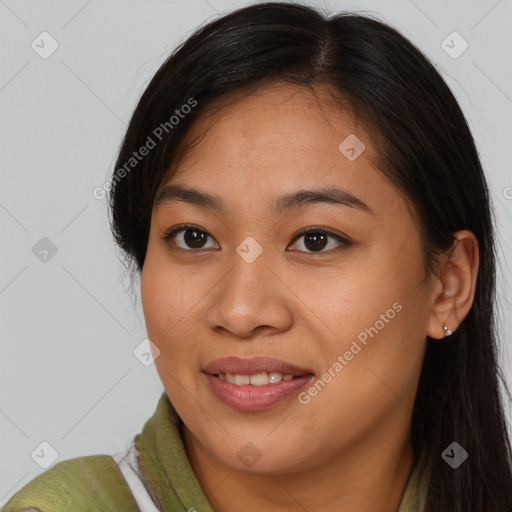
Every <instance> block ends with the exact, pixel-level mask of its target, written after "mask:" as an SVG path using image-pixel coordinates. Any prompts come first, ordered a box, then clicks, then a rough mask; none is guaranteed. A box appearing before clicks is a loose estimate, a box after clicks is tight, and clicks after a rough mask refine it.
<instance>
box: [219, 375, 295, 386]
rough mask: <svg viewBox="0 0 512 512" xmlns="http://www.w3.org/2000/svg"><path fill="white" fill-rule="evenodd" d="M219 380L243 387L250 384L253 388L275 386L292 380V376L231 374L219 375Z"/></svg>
mask: <svg viewBox="0 0 512 512" xmlns="http://www.w3.org/2000/svg"><path fill="white" fill-rule="evenodd" d="M218 377H219V379H220V380H225V381H226V382H229V383H230V384H237V385H238V386H243V385H247V384H252V385H253V386H263V385H265V384H275V383H277V382H281V381H282V380H292V379H293V375H292V374H290V373H286V374H284V375H283V374H282V373H279V372H261V373H255V374H254V375H236V374H233V373H219V374H218Z"/></svg>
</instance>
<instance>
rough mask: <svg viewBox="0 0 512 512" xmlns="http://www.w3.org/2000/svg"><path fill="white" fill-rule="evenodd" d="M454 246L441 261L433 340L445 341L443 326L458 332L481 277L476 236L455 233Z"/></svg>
mask: <svg viewBox="0 0 512 512" xmlns="http://www.w3.org/2000/svg"><path fill="white" fill-rule="evenodd" d="M454 236H455V241H454V243H453V245H452V247H451V248H450V249H449V251H447V252H446V253H445V254H444V255H443V256H442V258H441V263H440V271H441V272H440V276H439V277H440V278H437V279H436V280H435V282H434V283H433V286H432V291H431V299H432V306H431V311H430V316H429V319H428V323H427V335H428V336H429V337H430V338H435V339H441V338H444V336H445V335H444V331H443V324H446V326H447V327H448V329H450V331H452V332H455V331H456V329H457V328H458V327H459V325H460V324H461V322H462V321H463V320H464V318H465V317H466V315H467V314H468V312H469V310H470V309H471V306H472V304H473V298H474V296H475V289H476V280H477V275H478V263H479V251H478V240H477V238H476V236H475V235H474V233H472V232H471V231H468V230H461V231H457V232H456V233H455V235H454Z"/></svg>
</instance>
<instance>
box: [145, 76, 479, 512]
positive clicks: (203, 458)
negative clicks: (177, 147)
mask: <svg viewBox="0 0 512 512" xmlns="http://www.w3.org/2000/svg"><path fill="white" fill-rule="evenodd" d="M316 92H317V96H316V97H315V96H314V95H313V94H312V93H311V91H310V90H308V89H304V88H300V87H298V86H295V85H288V84H280V85H275V86H272V87H270V86H267V87H265V88H263V89H260V90H258V91H257V92H256V93H253V94H252V95H250V96H248V97H246V98H244V99H242V100H240V101H238V102H236V103H232V104H228V106H225V107H224V108H223V109H222V110H221V111H220V112H219V113H218V114H216V115H215V116H214V117H213V118H211V119H210V120H209V121H197V122H196V124H195V125H194V126H193V127H192V131H191V132H189V134H188V136H187V137H188V139H190V140H191V139H192V138H193V137H195V136H196V135H198V134H200V133H202V131H203V130H204V128H205V127H206V126H209V127H210V129H209V130H208V131H207V133H206V135H205V137H204V139H203V140H202V141H201V142H200V143H199V144H197V145H196V146H195V147H193V148H192V149H191V150H190V151H189V152H188V153H187V154H186V155H185V157H184V158H183V159H182V160H181V161H180V163H179V166H178V168H177V170H176V173H175V174H174V175H173V176H172V177H171V178H170V180H169V181H168V180H165V181H164V182H163V183H162V186H163V185H165V184H166V183H167V181H168V182H169V183H180V184H182V185H186V186H188V187H192V188H197V189H200V190H202V191H205V192H208V193H210V194H215V195H218V196H220V197H221V198H222V201H223V202H224V203H225V207H226V211H225V213H220V212H217V211H214V210H212V209H211V208H202V207H200V206H197V205H193V204H189V203H186V202H184V201H175V202H170V203H166V204H162V205H159V206H157V205H155V207H154V209H153V213H152V219H151V230H150V236H149V242H148V248H147V256H146V260H145V263H144V267H143V270H142V279H141V292H142V303H143V308H144V315H145V320H146V325H147V330H148V336H149V338H150V339H151V340H152V341H153V343H154V344H155V345H156V346H157V347H158V348H159V349H160V351H161V353H160V355H159V356H158V357H157V358H156V360H155V364H156V367H157V370H158V372H159V375H160V378H161V380H162V383H163V385H164V387H165V390H166V392H167V394H168V396H169V398H170V400H171V402H172V403H173V405H174V407H175V409H176V410H177V412H178V414H179V415H180V417H181V418H182V419H183V421H184V428H183V432H182V435H183V438H184V441H185V445H186V450H187V453H188V456H189V459H190V463H191V466H192V468H193V469H194V471H195V473H196V475H197V478H198V480H199V482H200V484H201V486H202V487H203V489H204V490H205V492H206V494H207V496H208V499H209V501H210V503H211V505H212V507H213V508H214V510H216V511H217V512H220V511H226V512H230V511H238V510H240V503H251V510H252V511H260V510H261V511H263V510H265V511H266V512H268V511H274V510H275V511H277V510H279V511H303V510H322V511H337V512H339V511H354V510H381V511H397V510H398V507H399V504H400V501H401V499H402V495H403V492H404V489H405V487H406V484H407V481H408V478H409V475H410V471H411V467H412V461H413V459H412V446H411V442H410V424H411V416H412V407H413V403H414V398H415V394H416V390H417V385H418V380H419V376H420V370H421V364H422V361H423V357H424V353H425V348H426V336H427V335H428V336H431V337H432V338H438V339H440V338H442V337H443V323H446V324H447V325H448V327H449V328H450V329H451V330H452V331H455V330H456V328H457V327H458V325H459V324H460V322H461V321H462V320H463V318H464V317H465V316H466V314H467V312H468V311H469V309H470V307H471V304H472V301H473V296H474V289H475V282H476V273H477V268H478V246H477V242H476V239H475V237H474V235H473V234H472V233H471V232H469V231H459V232H458V233H456V238H457V242H456V244H455V245H454V248H453V251H452V252H451V253H450V254H446V255H441V257H440V258H439V264H438V269H439V272H440V274H439V277H434V276H429V275H427V274H426V272H425V269H424V265H423V254H422V248H421V239H420V234H419V231H418V227H417V226H416V224H415V223H414V221H413V218H412V216H411V212H410V210H409V208H408V206H407V203H406V200H405V199H404V197H403V196H402V194H401V193H400V191H399V190H398V189H397V188H396V187H395V186H394V185H392V184H391V183H390V182H389V181H387V179H386V178H385V176H384V175H383V174H382V173H381V172H380V171H378V170H376V169H375V168H374V166H373V164H372V162H373V161H375V159H376V158H377V156H378V155H377V152H376V149H375V148H374V147H373V145H372V143H371V140H370V138H369V136H367V134H366V133H365V131H364V130H363V129H362V128H361V127H360V126H358V125H357V123H356V121H355V118H354V117H353V116H352V115H351V114H350V113H349V112H348V111H346V110H343V111H342V110H339V109H334V108H332V105H330V104H329V103H328V102H327V98H328V96H327V94H326V92H325V90H323V89H322V88H321V87H317V88H316ZM317 98H320V99H322V98H324V99H325V101H320V102H319V101H318V100H317ZM212 120H213V121H214V123H212ZM349 134H356V135H357V137H358V138H359V139H360V140H361V141H363V142H364V144H365V146H366V149H365V151H364V152H363V153H362V154H361V155H360V156H359V157H358V158H357V159H356V160H354V161H350V160H349V159H347V158H346V157H345V156H344V155H343V154H342V153H341V152H340V150H339V149H338V146H339V144H340V142H341V141H343V140H344V139H345V138H346V137H347V136H348V135H349ZM328 185H336V186H338V187H343V188H345V189H346V190H348V191H350V192H351V193H352V194H353V195H355V196H357V197H358V198H360V199H361V200H362V201H364V202H365V203H366V204H367V205H368V206H369V207H370V208H371V210H372V212H373V213H367V212H365V211H361V210H358V209H355V208H351V207H348V206H342V205H335V204H327V203H324V204H313V205H307V206H301V207H300V208H298V209H296V210H292V211H290V212H288V213H286V214H282V215H274V214H272V213H271V210H270V207H269V201H270V200H271V199H274V198H277V197H279V196H281V195H283V194H285V193H289V192H294V191H296V190H297V189H299V188H309V189H314V188H319V187H323V186H328ZM157 195H158V193H157ZM180 223H190V224H196V225H197V226H199V228H200V229H201V230H203V231H205V232H206V233H207V234H208V235H210V237H209V238H208V239H207V240H206V241H205V242H204V244H205V248H204V249H196V248H194V246H192V247H191V246H190V245H187V244H186V240H187V239H186V238H184V236H183V235H184V231H181V232H179V233H177V235H175V237H174V238H173V240H174V245H173V243H172V241H171V240H163V239H162V238H161V237H162V236H164V234H165V232H166V231H167V230H169V228H171V227H173V226H175V225H178V224H180ZM318 225H323V226H326V227H329V228H330V229H331V230H332V231H334V232H337V233H339V234H342V235H345V236H346V237H348V238H349V240H350V241H351V242H352V245H344V244H342V243H340V242H339V241H337V240H336V239H335V238H333V237H329V238H328V245H326V246H324V247H323V248H321V249H319V250H317V251H316V252H315V249H314V246H312V245H311V244H307V240H308V236H307V235H306V236H301V237H299V238H298V239H295V240H294V238H293V236H294V234H296V233H297V232H298V231H299V230H301V229H303V228H308V227H315V226H318ZM313 231H314V230H313ZM317 231H318V230H317ZM249 236H250V237H253V238H254V239H255V240H256V241H257V242H258V244H259V245H260V246H261V248H262V250H263V252H262V253H261V255H260V256H259V257H258V258H257V259H256V260H255V261H254V262H252V263H247V262H246V261H245V260H244V259H242V258H241V257H240V256H239V254H238V253H237V252H236V248H237V247H238V246H239V244H241V242H242V241H243V240H244V239H245V238H246V237H249ZM189 240H190V239H189ZM337 248H339V251H336V249H337ZM293 249H295V250H293ZM394 303H399V304H400V305H401V306H402V309H401V311H400V312H397V313H396V315H395V316H394V318H393V319H391V320H389V321H388V322H386V323H385V325H384V327H383V328H382V329H380V330H379V332H378V334H377V335H375V336H374V337H373V338H369V341H368V343H367V345H366V346H364V348H363V349H362V350H361V351H360V352H358V353H357V355H355V356H354V357H353V358H352V360H350V361H349V362H348V364H347V365H346V366H344V368H343V369H342V371H340V372H339V373H337V374H336V377H335V378H333V379H332V380H331V381H330V382H329V383H328V384H327V385H326V386H325V387H324V388H323V389H322V390H321V392H319V393H318V394H317V395H316V396H315V397H313V398H311V400H310V401H309V402H308V403H307V404H302V403H300V402H299V401H298V399H297V396H294V397H292V398H289V399H287V400H286V401H283V402H281V403H279V404H276V405H274V406H272V407H270V408H269V409H267V410H264V411H259V412H241V411H237V410H235V409H232V408H230V407H228V406H227V405H225V404H224V403H222V402H221V401H219V400H218V399H217V398H216V397H215V395H213V393H212V392H211V391H210V389H209V386H208V382H207V380H206V379H205V377H204V375H203V373H202V372H201V369H202V367H204V366H205V365H206V364H207V363H209V362H211V361H213V360H214V359H217V358H219V357H224V356H230V355H233V356H239V357H251V356H271V357H275V358H278V359H283V360H285V361H288V362H291V363H293V364H295V365H297V366H300V367H303V368H309V369H311V370H312V371H313V372H314V373H315V376H316V377H315V380H316V379H317V378H319V377H320V376H322V374H324V372H326V371H327V369H328V368H329V367H332V366H333V364H334V363H335V362H336V360H337V357H338V355H343V354H344V353H345V352H346V351H347V350H349V348H350V346H351V344H352V341H353V340H355V339H356V338H357V336H358V334H360V333H361V331H364V329H365V328H368V327H370V326H374V325H375V323H376V321H377V320H378V319H379V318H381V316H380V315H381V314H385V313H386V311H387V310H389V309H390V308H391V307H392V305H393V304H394ZM305 389H306V390H307V388H305ZM248 442H251V443H252V444H253V445H255V446H256V447H257V450H259V453H260V454H261V458H260V459H259V460H258V462H257V463H256V464H255V465H254V466H253V467H251V468H248V467H246V466H245V465H244V464H243V463H242V462H241V461H240V460H239V458H238V457H237V453H238V451H239V450H240V449H241V448H242V447H244V445H246V444H247V443H248Z"/></svg>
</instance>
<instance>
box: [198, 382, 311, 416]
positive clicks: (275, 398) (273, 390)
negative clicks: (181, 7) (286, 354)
mask: <svg viewBox="0 0 512 512" xmlns="http://www.w3.org/2000/svg"><path fill="white" fill-rule="evenodd" d="M205 376H206V378H207V379H208V383H209V384H210V389H211V390H212V391H213V393H214V395H215V396H216V397H217V398H219V399H220V400H221V401H222V402H224V403H225V404H226V405H229V406H230V407H232V408H233V409H238V410H239V411H262V410H264V409H268V408H269V407H272V406H273V405H275V404H277V403H279V402H282V401H283V400H286V399H287V398H290V397H291V396H293V395H296V394H297V393H298V392H299V390H300V389H301V388H303V387H304V386H305V385H306V384H307V383H308V382H310V381H311V379H312V378H313V375H311V374H309V375H303V376H302V377H298V378H296V379H293V380H282V381H281V382H276V383H274V384H263V385H261V386H254V385H252V384H243V385H241V386H239V385H238V384H231V383H229V382H226V381H225V380H221V379H219V378H218V377H215V375H210V374H208V373H206V374H205Z"/></svg>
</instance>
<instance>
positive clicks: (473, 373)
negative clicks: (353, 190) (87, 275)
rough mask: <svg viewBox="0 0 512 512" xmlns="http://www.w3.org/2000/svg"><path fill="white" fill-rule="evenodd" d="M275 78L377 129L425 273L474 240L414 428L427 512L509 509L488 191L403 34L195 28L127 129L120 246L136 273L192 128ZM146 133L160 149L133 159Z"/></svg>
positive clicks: (114, 200)
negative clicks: (460, 243)
mask: <svg viewBox="0 0 512 512" xmlns="http://www.w3.org/2000/svg"><path fill="white" fill-rule="evenodd" d="M272 82H288V83H293V84H297V85H301V86H305V87H313V86H315V85H328V86H330V89H332V90H333V91H334V93H335V94H334V95H335V96H336V95H337V97H338V98H339V101H340V104H341V101H344V100H348V101H349V104H350V105H351V108H352V111H353V112H354V113H355V114H356V115H357V116H358V119H359V120H361V122H362V124H363V125H364V126H366V127H367V129H368V130H370V131H371V133H372V137H373V139H372V142H373V143H374V145H375V147H376V148H377V151H378V154H379V162H378V168H379V169H380V170H381V171H382V172H383V173H384V174H385V175H386V176H387V177H388V178H389V179H390V180H391V181H392V182H393V183H394V184H395V185H396V186H397V188H398V189H399V190H400V191H401V192H402V193H403V194H404V196H405V197H406V198H407V200H408V201H409V203H410V204H411V205H412V207H413V210H414V214H415V216H416V219H417V222H418V225H419V229H420V231H421V234H422V240H423V245H424V255H425V265H426V269H427V270H428V271H429V272H432V271H433V270H434V262H435V255H436V254H439V253H441V252H443V251H446V250H447V249H449V247H450V246H451V244H452V242H453V240H454V236H453V235H454V233H455V232H456V231H458V230H461V229H468V230H471V231H472V232H473V233H474V234H475V235H476V237H477V238H478V242H479V251H480V261H479V269H478V280H477V285H476V294H475V298H474V303H473V306H472V308H471V310H470V311H469V313H468V315H467V316H466V318H465V319H464V321H463V322H462V324H461V325H460V326H459V328H458V329H457V330H456V332H455V333H454V334H453V335H452V336H450V338H449V339H448V341H445V342H442V343H434V342H432V340H430V339H429V343H428V346H427V351H426V355H425V360H424V364H423V368H422V372H421V376H420V382H419V387H418V391H417V395H416V401H415V405H414V411H413V416H412V424H411V428H412V434H411V435H412V442H413V449H414V461H415V467H416V468H417V469H418V470H419V472H420V475H421V478H422V479H423V480H424V481H426V482H427V484H428V493H427V496H426V502H425V503H424V510H425V512H470V511H474V512H504V511H510V510H512V469H511V447H510V440H509V437H508V427H507V423H506V417H505V414H504V409H503V402H502V400H503V397H502V395H501V390H500V384H501V385H502V386H503V391H506V393H507V396H508V398H509V399H510V393H509V391H508V389H507V386H506V382H505V379H504V378H503V374H502V373H501V370H500V367H499V366H498V364H497V348H498V347H497V335H496V325H495V311H494V300H495V274H496V269H495V261H496V255H495V239H494V228H493V218H492V216H491V207H490V199H489V192H488V188H487V184H486V180H485V177H484V174H483V171H482V166H481V163H480V159H479V156H478V153H477V150H476V147H475V143H474V140H473V137H472V134H471V132H470V130H469V128H468V124H467V122H466V119H465V117H464V115H463V113H462V111H461V109H460V107H459V105H458V103H457V101H456V99H455V97H454V95H453V94H452V92H451V91H450V89H449V87H448V86H447V85H446V83H445V82H444V81H443V79H442V77H441V76H440V74H439V73H438V71H436V69H435V67H434V66H433V65H432V63H431V62H430V61H429V60H428V59H427V58H426V57H425V56H424V55H423V54H422V53H421V52H420V51H419V50H418V49H417V48H416V46H414V45H413V44H412V43H411V42H410V41H408V40H407V39H406V38H404V37H403V36H402V35H401V34H400V33H399V32H398V31H397V30H395V29H394V28H392V27H390V26H388V25H387V24H385V23H383V22H381V21H379V20H378V19H376V18H374V17H372V16H370V15H364V14H358V13H350V12H348V13H346V12H344V13H339V14H334V15H328V14H325V13H322V12H320V11H319V10H317V9H314V8H312V7H308V6H305V5H298V4H291V3H279V2H272V3H259V4H256V5H252V6H249V7H245V8H242V9H238V10H236V11H233V12H231V13H229V14H227V15H224V16H222V17H220V18H218V19H216V20H214V21H212V22H209V23H208V24H205V25H204V26H202V27H200V28H199V29H198V30H196V31H195V32H194V33H193V34H192V35H191V36H190V37H188V38H187V39H186V40H185V41H184V42H183V43H182V44H181V45H180V46H179V47H178V48H176V50H175V51H174V52H173V53H172V54H171V55H170V56H169V57H168V59H167V60H166V61H165V62H164V64H163V65H162V66H161V67H160V69H159V70H158V71H157V72H156V74H155V76H154V78H153V79H152V80H151V82H150V83H149V85H148V87H147V88H146V90H145V91H144V93H143V94H142V96H141V99H140V101H139V103H138V105H137V107H136V109H135V111H134V114H133V117H132V119H131V121H130V124H129V126H128V129H127V132H126V135H125V138H124V141H123V143H122V145H121V148H120V151H119V155H118V158H117V163H116V166H115V171H114V174H113V177H112V188H111V191H110V196H109V199H110V208H111V214H112V217H111V225H112V232H113V234H114V237H115V240H116V242H117V244H118V245H119V247H120V248H121V249H122V250H123V252H124V253H125V255H126V256H127V259H128V261H129V262H131V263H132V264H133V268H134V269H135V270H136V271H140V270H141V269H142V267H143V264H144V258H145V255H146V249H147V244H148V235H149V229H150V220H151V212H152V206H153V201H154V197H155V192H156V190H157V188H158V186H159V185H160V184H161V182H162V179H163V177H164V176H165V175H166V173H168V171H169V169H171V168H172V165H173V164H175V163H176V161H177V159H178V158H179V154H180V151H181V150H182V148H181V149H180V148H179V143H180V141H181V140H182V139H183V137H184V135H185V134H186V132H187V131H188V130H189V129H190V127H191V126H192V125H193V123H194V121H195V120H196V119H198V118H199V117H200V115H201V113H202V112H205V111H206V109H207V108H208V107H209V106H211V105H212V104H213V103H212V102H213V101H214V100H222V99H223V98H229V97H233V96H234V95H236V94H247V93H248V91H250V90H254V89H257V88H258V87H259V86H260V85H263V84H269V83H272ZM185 105H188V107H185ZM176 110H178V111H179V112H176ZM173 115H174V116H175V118H174V119H171V116H173ZM178 118H179V119H178ZM158 127H160V128H159V129H158ZM155 130H156V131H155ZM149 138H151V140H152V141H153V142H154V143H155V146H154V147H152V148H151V149H150V150H149V152H148V153H147V154H146V156H144V157H141V158H140V159H137V162H136V163H135V161H133V160H130V159H131V158H133V152H134V151H139V149H140V148H141V147H143V146H149V145H151V144H149ZM128 162H131V163H130V165H129V166H127V163H128ZM123 168H124V171H123V170H122V169H123ZM454 441H456V442H457V443H458V444H459V445H461V446H462V447H463V448H464V450H466V452H467V453H468V459H467V460H466V461H465V462H464V463H463V464H461V465H460V466H459V467H457V468H456V469H453V468H452V467H451V466H450V465H448V464H447V463H446V462H445V460H443V458H442V453H443V451H444V450H445V449H446V448H447V447H448V446H449V445H450V444H451V443H452V442H454Z"/></svg>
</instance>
